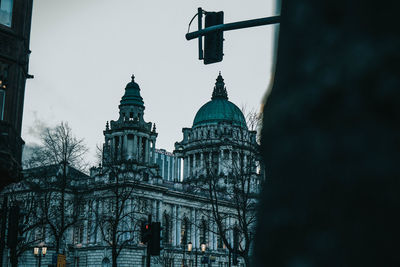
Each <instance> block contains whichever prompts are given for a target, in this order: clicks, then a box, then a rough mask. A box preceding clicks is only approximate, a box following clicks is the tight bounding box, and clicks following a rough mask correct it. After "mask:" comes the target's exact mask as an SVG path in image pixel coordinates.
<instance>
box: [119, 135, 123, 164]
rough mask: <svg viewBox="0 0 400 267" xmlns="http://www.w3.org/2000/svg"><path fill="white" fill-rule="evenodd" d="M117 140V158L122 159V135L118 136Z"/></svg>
mask: <svg viewBox="0 0 400 267" xmlns="http://www.w3.org/2000/svg"><path fill="white" fill-rule="evenodd" d="M118 139H119V147H118V158H119V159H122V140H123V139H122V134H121V135H119V136H118Z"/></svg>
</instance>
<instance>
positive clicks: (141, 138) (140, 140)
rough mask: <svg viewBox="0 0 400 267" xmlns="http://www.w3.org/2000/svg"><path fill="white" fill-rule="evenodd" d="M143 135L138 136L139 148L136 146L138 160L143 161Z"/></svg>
mask: <svg viewBox="0 0 400 267" xmlns="http://www.w3.org/2000/svg"><path fill="white" fill-rule="evenodd" d="M142 140H143V137H141V136H139V148H138V161H139V162H143V157H142V153H143V145H142V143H143V141H142Z"/></svg>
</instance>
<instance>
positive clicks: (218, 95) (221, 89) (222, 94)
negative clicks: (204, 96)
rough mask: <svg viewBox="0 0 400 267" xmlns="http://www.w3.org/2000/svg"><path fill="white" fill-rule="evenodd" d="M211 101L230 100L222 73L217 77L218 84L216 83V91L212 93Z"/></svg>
mask: <svg viewBox="0 0 400 267" xmlns="http://www.w3.org/2000/svg"><path fill="white" fill-rule="evenodd" d="M211 99H212V100H214V99H226V100H228V93H227V92H226V87H225V83H224V79H223V78H222V76H221V72H219V75H218V77H217V82H216V83H215V86H214V91H213V93H212V97H211Z"/></svg>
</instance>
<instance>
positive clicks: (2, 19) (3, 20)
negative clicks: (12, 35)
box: [0, 0, 13, 27]
mask: <svg viewBox="0 0 400 267" xmlns="http://www.w3.org/2000/svg"><path fill="white" fill-rule="evenodd" d="M12 10H13V0H0V24H3V25H5V26H8V27H11V21H12Z"/></svg>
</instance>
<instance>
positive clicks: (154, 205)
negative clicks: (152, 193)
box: [151, 199, 157, 222]
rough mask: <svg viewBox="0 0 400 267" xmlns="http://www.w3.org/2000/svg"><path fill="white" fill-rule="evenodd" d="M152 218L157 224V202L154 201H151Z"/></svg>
mask: <svg viewBox="0 0 400 267" xmlns="http://www.w3.org/2000/svg"><path fill="white" fill-rule="evenodd" d="M151 205H152V207H151V217H152V220H153V221H156V222H157V200H155V199H153V200H152V201H151Z"/></svg>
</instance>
